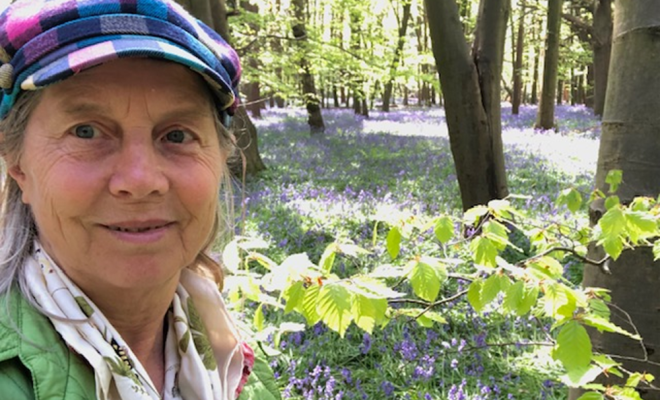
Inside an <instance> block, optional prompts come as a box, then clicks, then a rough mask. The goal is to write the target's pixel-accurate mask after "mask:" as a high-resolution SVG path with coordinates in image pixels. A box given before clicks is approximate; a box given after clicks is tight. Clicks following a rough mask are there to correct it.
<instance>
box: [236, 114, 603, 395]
mask: <svg viewBox="0 0 660 400" xmlns="http://www.w3.org/2000/svg"><path fill="white" fill-rule="evenodd" d="M323 115H324V118H325V124H326V126H327V130H326V134H325V135H324V136H323V137H310V136H309V133H308V127H307V124H306V116H305V114H304V111H303V110H299V109H272V110H267V111H265V112H264V118H263V119H261V120H255V124H256V125H257V127H258V130H259V141H260V142H259V146H260V151H261V154H262V157H263V159H264V162H265V163H266V165H267V166H268V170H267V171H265V172H264V173H262V174H261V175H260V176H259V177H257V178H250V179H249V180H248V182H247V185H246V187H245V191H244V194H245V196H246V197H245V202H244V203H245V206H246V218H245V220H243V221H239V224H240V227H239V229H240V230H241V231H242V232H243V233H245V234H247V235H250V236H255V237H259V238H261V239H264V240H266V241H267V242H268V243H269V244H270V246H271V247H270V249H269V250H268V251H267V252H266V253H267V255H268V256H269V257H271V258H273V259H274V260H276V261H278V262H280V261H282V259H283V258H284V257H285V256H287V255H291V254H296V253H301V252H304V253H307V254H308V255H309V257H310V258H311V259H312V260H313V261H317V260H318V259H319V257H320V255H321V253H322V252H323V250H324V248H325V246H326V245H328V244H329V243H331V242H333V241H334V240H336V239H338V238H339V239H342V240H350V241H352V242H354V243H356V244H358V245H360V246H362V247H364V248H366V249H368V250H372V251H373V252H374V253H375V254H374V256H373V257H372V258H371V259H370V261H369V262H373V263H377V262H383V261H382V260H383V257H384V254H383V253H384V251H383V248H384V246H382V245H380V246H374V226H375V223H376V221H378V220H379V218H380V217H379V216H382V214H383V213H392V212H404V211H405V212H408V213H412V214H415V215H426V216H432V215H436V214H438V213H448V214H453V215H459V214H460V213H461V210H460V197H459V193H458V185H457V182H456V177H455V173H454V168H453V162H452V158H451V153H450V150H449V142H448V136H447V128H446V124H445V121H444V114H443V110H442V109H437V108H433V109H412V108H411V109H398V110H395V111H393V112H390V113H382V112H377V111H372V112H371V115H370V118H368V119H365V118H362V117H356V116H355V115H354V114H353V112H352V110H343V109H342V110H334V109H331V110H327V109H324V110H323ZM535 118H536V108H535V107H533V106H524V107H522V108H521V112H520V114H519V115H517V116H513V115H511V110H510V107H504V108H503V118H502V125H503V133H502V136H503V141H504V146H505V157H506V167H507V174H508V181H509V187H510V192H511V193H515V194H518V195H521V196H524V199H523V200H521V202H520V204H519V207H521V208H522V209H524V210H526V211H527V212H529V213H532V214H534V215H535V217H536V218H539V220H548V219H552V218H561V216H562V213H563V212H564V211H563V210H560V209H558V208H557V207H556V206H555V204H554V199H555V198H556V197H557V195H558V193H559V192H560V191H561V190H563V189H565V188H567V187H575V188H577V189H578V190H580V192H581V193H582V194H583V196H584V197H587V198H588V196H589V193H590V191H591V188H592V185H593V180H594V173H595V169H596V159H597V153H598V139H599V136H600V123H599V121H598V119H597V118H595V117H594V116H593V115H592V112H591V110H589V109H587V108H584V107H581V106H574V107H571V106H558V108H557V110H556V119H557V121H558V129H557V130H556V131H546V132H541V131H536V130H534V129H533V125H534V122H535ZM236 192H237V193H240V188H237V189H236ZM240 201H241V196H237V203H240ZM239 212H240V211H239ZM237 214H238V213H237ZM580 218H584V219H585V220H586V214H585V213H582V216H581V217H580ZM381 233H382V232H380V231H377V232H376V238H377V239H378V241H380V242H382V241H384V235H383V234H381ZM402 251H404V252H405V251H412V249H403V250H402ZM357 267H363V268H364V267H365V266H364V265H360V266H356V265H353V264H351V263H348V262H347V263H343V262H339V265H338V267H337V268H338V269H340V270H342V272H346V270H347V269H348V270H350V269H352V268H357ZM366 268H369V266H366ZM567 271H568V272H567V273H569V274H573V276H571V277H570V278H572V279H574V280H579V271H577V272H576V271H575V268H573V269H571V268H568V267H567ZM349 272H350V271H349ZM349 272H346V273H349ZM441 312H442V313H444V315H445V316H446V318H447V320H448V323H447V324H443V325H438V326H436V327H435V328H434V329H426V328H422V327H419V326H418V325H417V324H414V323H409V321H399V320H397V321H393V322H392V323H390V324H389V325H387V326H386V327H385V328H383V329H380V330H377V331H376V332H374V334H373V335H369V334H366V333H362V332H361V331H360V330H358V329H357V328H356V327H354V326H353V327H351V328H350V329H349V331H348V333H347V335H346V338H344V339H340V338H339V336H338V335H337V334H336V333H334V332H332V331H328V330H327V329H326V328H325V327H323V326H322V325H316V326H314V327H310V328H308V329H307V330H306V331H304V332H296V333H291V334H288V335H286V336H284V337H283V339H282V341H281V342H280V343H279V346H278V348H277V350H278V351H279V352H280V353H281V354H280V355H279V356H277V357H273V358H272V359H271V366H272V367H273V369H274V370H275V372H276V376H277V379H278V383H279V385H280V387H281V390H282V393H283V397H284V398H290V399H353V398H355V399H375V398H382V399H390V398H391V399H449V400H458V399H521V400H522V399H524V400H528V399H564V398H565V397H566V389H565V388H564V387H562V385H561V384H559V383H557V380H556V378H557V368H556V365H555V364H554V363H553V362H552V360H551V359H550V357H549V351H548V349H547V348H544V347H543V346H532V345H530V343H533V342H535V341H536V340H537V339H539V338H541V337H542V336H543V335H545V334H546V331H545V330H546V329H547V327H544V326H543V322H542V321H538V320H536V319H535V318H527V317H524V318H512V317H503V316H501V315H499V314H497V313H490V314H488V313H487V314H476V313H475V312H474V311H473V310H472V309H471V307H470V306H469V305H468V304H467V302H465V301H462V302H456V303H455V304H450V305H449V306H448V307H447V308H446V309H444V310H441ZM247 314H248V315H247V316H246V318H249V314H250V311H249V310H248V311H247ZM266 314H267V315H266V316H267V321H268V322H269V323H273V324H276V323H279V322H281V321H285V320H286V321H294V322H304V321H303V320H302V319H301V317H296V316H294V315H286V316H283V315H281V314H279V313H277V312H268V313H266ZM494 342H497V343H509V344H510V345H509V346H497V347H494V346H488V345H486V343H494ZM271 344H272V343H271Z"/></svg>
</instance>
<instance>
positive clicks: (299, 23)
mask: <svg viewBox="0 0 660 400" xmlns="http://www.w3.org/2000/svg"><path fill="white" fill-rule="evenodd" d="M291 5H292V7H293V13H294V17H295V23H294V24H293V26H292V27H291V28H292V30H293V37H294V38H296V41H297V43H298V45H299V47H300V50H301V53H302V54H301V57H300V61H299V63H300V70H301V73H300V79H301V83H302V89H303V101H304V102H305V107H306V108H307V123H308V124H309V131H310V134H312V135H318V134H323V132H324V131H325V124H324V123H323V115H322V114H321V106H320V101H319V97H318V95H317V94H316V87H315V86H314V76H313V75H312V72H311V66H310V64H309V59H308V58H307V55H306V53H307V30H306V28H305V21H306V15H305V0H293V1H292V3H291Z"/></svg>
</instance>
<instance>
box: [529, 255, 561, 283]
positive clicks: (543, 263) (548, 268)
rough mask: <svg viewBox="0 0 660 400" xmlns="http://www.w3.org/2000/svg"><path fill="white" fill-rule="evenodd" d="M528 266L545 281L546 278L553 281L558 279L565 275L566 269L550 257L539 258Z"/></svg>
mask: <svg viewBox="0 0 660 400" xmlns="http://www.w3.org/2000/svg"><path fill="white" fill-rule="evenodd" d="M527 266H528V267H529V268H531V269H533V270H534V271H537V272H540V274H537V276H538V277H540V278H541V279H543V277H544V276H546V277H548V278H551V279H557V278H559V277H561V276H562V275H563V273H564V267H563V266H562V265H561V264H560V263H559V261H557V260H556V259H554V258H552V257H549V256H546V257H541V258H537V259H535V260H533V261H531V262H529V263H528V264H527Z"/></svg>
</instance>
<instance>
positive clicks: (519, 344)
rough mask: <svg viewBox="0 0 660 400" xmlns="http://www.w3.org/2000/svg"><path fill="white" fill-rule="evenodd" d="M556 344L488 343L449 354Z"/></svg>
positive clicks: (552, 344)
mask: <svg viewBox="0 0 660 400" xmlns="http://www.w3.org/2000/svg"><path fill="white" fill-rule="evenodd" d="M554 345H555V344H554V343H553V342H524V343H520V342H504V343H486V344H484V345H483V346H471V347H466V348H464V349H461V350H460V351H459V350H454V351H448V352H447V353H448V354H454V353H460V352H462V351H465V350H467V351H476V350H481V349H487V348H489V347H510V346H516V347H518V346H547V347H550V346H554Z"/></svg>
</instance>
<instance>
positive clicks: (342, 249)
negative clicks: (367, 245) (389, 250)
mask: <svg viewBox="0 0 660 400" xmlns="http://www.w3.org/2000/svg"><path fill="white" fill-rule="evenodd" d="M336 247H337V253H339V254H345V255H347V256H351V257H357V256H359V255H360V254H370V253H371V252H370V251H368V250H365V249H363V248H362V247H360V246H356V245H354V244H348V243H337V244H336Z"/></svg>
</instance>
